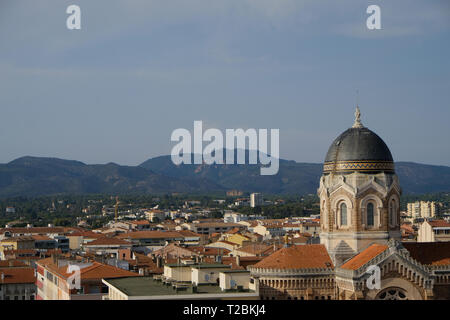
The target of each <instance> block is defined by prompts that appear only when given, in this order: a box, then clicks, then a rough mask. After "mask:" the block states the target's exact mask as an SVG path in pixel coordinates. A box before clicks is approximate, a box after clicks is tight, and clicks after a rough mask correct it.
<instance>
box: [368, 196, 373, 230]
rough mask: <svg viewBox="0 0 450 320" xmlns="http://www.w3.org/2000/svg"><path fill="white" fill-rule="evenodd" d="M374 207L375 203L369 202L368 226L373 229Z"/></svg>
mask: <svg viewBox="0 0 450 320" xmlns="http://www.w3.org/2000/svg"><path fill="white" fill-rule="evenodd" d="M373 211H374V207H373V203H372V202H369V203H368V204H367V225H368V226H370V227H373V225H374V212H373Z"/></svg>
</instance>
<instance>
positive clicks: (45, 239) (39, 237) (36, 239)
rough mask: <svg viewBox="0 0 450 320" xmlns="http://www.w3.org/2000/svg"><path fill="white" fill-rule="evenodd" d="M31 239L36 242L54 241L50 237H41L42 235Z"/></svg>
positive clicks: (36, 235)
mask: <svg viewBox="0 0 450 320" xmlns="http://www.w3.org/2000/svg"><path fill="white" fill-rule="evenodd" d="M31 238H33V239H34V240H35V241H48V240H53V239H52V238H50V237H49V236H44V235H40V234H35V235H32V236H31Z"/></svg>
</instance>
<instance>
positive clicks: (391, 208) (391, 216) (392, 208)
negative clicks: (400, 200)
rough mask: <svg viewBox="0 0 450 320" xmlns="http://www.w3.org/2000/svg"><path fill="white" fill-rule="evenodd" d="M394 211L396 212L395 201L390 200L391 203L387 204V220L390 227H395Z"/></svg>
mask: <svg viewBox="0 0 450 320" xmlns="http://www.w3.org/2000/svg"><path fill="white" fill-rule="evenodd" d="M395 211H396V205H395V200H391V202H390V203H389V219H390V223H391V226H395V225H396V220H397V219H396V216H395Z"/></svg>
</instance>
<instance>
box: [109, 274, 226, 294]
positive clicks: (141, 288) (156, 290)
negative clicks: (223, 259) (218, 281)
mask: <svg viewBox="0 0 450 320" xmlns="http://www.w3.org/2000/svg"><path fill="white" fill-rule="evenodd" d="M105 281H106V282H108V283H109V284H110V285H112V286H114V287H115V288H117V289H118V290H120V291H121V292H123V293H125V294H126V295H127V296H129V297H145V296H173V295H175V296H176V295H202V294H204V295H206V294H222V295H226V294H227V292H222V290H221V289H220V287H219V286H217V285H199V286H197V292H192V290H191V288H192V286H191V285H188V287H187V290H182V291H178V292H177V291H176V290H174V289H173V288H172V286H166V285H164V284H163V283H162V282H160V281H157V280H154V279H153V277H134V278H133V277H130V278H117V279H105ZM228 294H229V293H228Z"/></svg>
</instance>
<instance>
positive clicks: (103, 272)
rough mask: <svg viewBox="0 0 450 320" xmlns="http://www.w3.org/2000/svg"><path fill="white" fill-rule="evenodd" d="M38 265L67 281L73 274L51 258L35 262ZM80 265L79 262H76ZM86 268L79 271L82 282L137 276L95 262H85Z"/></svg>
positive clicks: (65, 266)
mask: <svg viewBox="0 0 450 320" xmlns="http://www.w3.org/2000/svg"><path fill="white" fill-rule="evenodd" d="M73 262H74V263H75V261H73ZM36 263H37V264H38V265H40V266H42V267H44V268H46V269H48V270H50V271H51V272H54V273H56V274H58V275H59V276H61V277H62V278H65V279H67V278H68V277H70V276H71V275H73V273H68V272H67V267H68V266H67V265H64V266H58V265H57V264H55V263H54V261H53V257H50V258H46V259H42V260H39V261H37V262H36ZM78 263H80V261H78ZM86 264H87V266H86V267H82V268H81V270H80V276H81V279H82V280H87V279H90V280H92V279H95V280H100V279H106V278H119V277H135V276H137V274H136V273H134V272H130V271H127V270H123V269H120V268H117V267H114V266H110V265H107V264H103V263H99V262H96V261H93V262H86Z"/></svg>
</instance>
